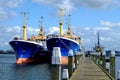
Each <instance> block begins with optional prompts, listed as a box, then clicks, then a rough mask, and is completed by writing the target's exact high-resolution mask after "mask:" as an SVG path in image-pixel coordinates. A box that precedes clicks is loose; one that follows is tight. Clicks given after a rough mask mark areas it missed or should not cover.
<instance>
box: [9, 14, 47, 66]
mask: <svg viewBox="0 0 120 80" xmlns="http://www.w3.org/2000/svg"><path fill="white" fill-rule="evenodd" d="M41 23H42V22H41ZM26 28H27V27H26V12H24V25H23V39H20V38H14V40H12V41H10V42H9V44H10V46H11V47H12V48H13V50H14V51H15V55H16V60H17V62H16V63H17V64H23V63H33V62H35V60H36V59H37V58H38V56H36V55H38V54H39V53H40V51H43V50H45V44H44V42H45V40H46V37H45V36H44V34H43V27H42V24H41V28H40V34H39V35H38V36H32V37H31V39H29V40H28V39H27V34H26Z"/></svg>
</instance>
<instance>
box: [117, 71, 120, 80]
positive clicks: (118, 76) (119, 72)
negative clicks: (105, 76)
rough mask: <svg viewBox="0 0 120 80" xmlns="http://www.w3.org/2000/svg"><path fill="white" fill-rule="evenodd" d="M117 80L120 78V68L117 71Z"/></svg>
mask: <svg viewBox="0 0 120 80" xmlns="http://www.w3.org/2000/svg"><path fill="white" fill-rule="evenodd" d="M117 80H120V70H118V72H117Z"/></svg>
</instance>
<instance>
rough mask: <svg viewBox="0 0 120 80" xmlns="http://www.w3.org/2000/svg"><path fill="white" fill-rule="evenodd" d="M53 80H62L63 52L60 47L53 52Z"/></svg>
mask: <svg viewBox="0 0 120 80" xmlns="http://www.w3.org/2000/svg"><path fill="white" fill-rule="evenodd" d="M51 80H61V52H60V48H59V47H54V48H53V52H52V74H51Z"/></svg>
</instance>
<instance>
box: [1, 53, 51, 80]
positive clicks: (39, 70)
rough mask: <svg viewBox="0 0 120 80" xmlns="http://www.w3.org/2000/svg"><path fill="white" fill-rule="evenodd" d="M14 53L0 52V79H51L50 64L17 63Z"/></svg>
mask: <svg viewBox="0 0 120 80" xmlns="http://www.w3.org/2000/svg"><path fill="white" fill-rule="evenodd" d="M15 62H16V58H15V55H14V54H0V80H51V79H50V75H51V72H50V65H49V64H24V65H17V64H16V63H15Z"/></svg>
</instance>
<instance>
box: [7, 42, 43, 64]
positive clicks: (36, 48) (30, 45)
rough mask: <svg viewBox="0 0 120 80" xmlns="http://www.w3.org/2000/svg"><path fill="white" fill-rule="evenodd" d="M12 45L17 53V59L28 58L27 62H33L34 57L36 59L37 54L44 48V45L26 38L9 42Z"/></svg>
mask: <svg viewBox="0 0 120 80" xmlns="http://www.w3.org/2000/svg"><path fill="white" fill-rule="evenodd" d="M9 44H10V46H11V47H12V48H13V50H14V51H15V54H16V59H17V60H19V59H27V60H26V62H25V63H27V61H28V63H29V62H31V60H32V59H35V58H36V57H38V56H36V55H38V53H39V52H40V51H41V50H43V49H44V47H43V46H42V45H41V44H39V43H37V42H33V41H25V40H13V41H10V42H9Z"/></svg>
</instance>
